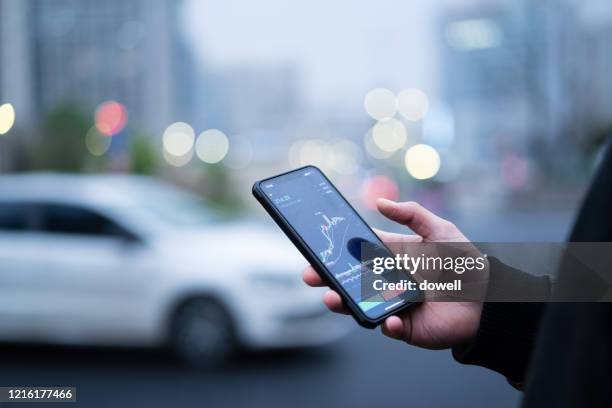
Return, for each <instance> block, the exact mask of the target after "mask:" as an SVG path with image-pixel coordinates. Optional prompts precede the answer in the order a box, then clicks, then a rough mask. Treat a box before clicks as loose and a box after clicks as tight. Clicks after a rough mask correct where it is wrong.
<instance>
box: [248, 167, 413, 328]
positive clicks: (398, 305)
mask: <svg viewBox="0 0 612 408" xmlns="http://www.w3.org/2000/svg"><path fill="white" fill-rule="evenodd" d="M253 195H254V196H255V198H256V199H257V200H258V201H259V203H261V205H262V206H263V207H264V208H265V209H266V211H267V212H268V214H270V216H271V217H272V218H273V219H274V221H275V222H276V223H277V224H278V226H279V227H280V228H281V229H282V230H283V232H284V233H285V234H286V235H287V236H288V237H289V239H290V240H291V242H293V244H294V245H295V246H296V247H297V248H298V249H299V251H300V252H301V253H302V255H304V257H305V258H306V260H307V261H308V262H309V263H310V264H311V265H312V266H313V268H315V270H316V271H317V272H318V273H319V274H320V275H321V276H322V277H323V279H325V280H326V283H327V284H328V285H329V286H330V287H331V288H332V289H334V290H335V291H336V292H338V293H339V294H340V295H341V296H342V299H343V302H344V304H345V305H346V306H347V307H348V309H349V310H350V311H351V314H352V315H353V317H354V318H355V320H357V322H358V323H359V324H360V325H362V326H364V327H368V328H373V327H376V326H377V325H378V324H380V323H382V322H383V321H384V319H385V318H386V317H388V316H390V315H392V314H396V313H398V312H400V311H402V310H404V309H406V308H408V307H411V306H413V305H415V304H417V303H419V302H420V301H421V299H422V293H421V292H420V291H418V290H380V289H381V284H380V282H379V283H378V284H377V285H373V284H371V282H373V281H374V280H380V279H385V278H386V277H387V276H379V275H376V274H374V273H373V270H372V268H371V263H372V260H373V257H387V256H388V257H394V255H393V254H392V253H391V251H390V250H389V249H388V248H387V247H386V246H385V244H384V243H383V242H382V241H381V240H380V239H379V238H378V236H377V235H376V234H375V233H374V231H372V229H371V228H370V227H369V226H368V224H366V222H365V221H364V220H363V218H361V216H360V215H359V214H358V213H357V211H355V209H354V208H353V207H352V206H351V205H350V204H349V202H348V201H347V200H346V199H345V198H344V197H343V196H342V194H340V192H339V191H338V190H337V189H336V187H335V186H334V185H333V184H332V183H331V182H330V181H329V179H328V178H327V177H326V176H325V175H324V174H323V172H322V171H321V170H320V169H318V168H317V167H314V166H306V167H302V168H299V169H296V170H292V171H289V172H287V173H283V174H279V175H277V176H274V177H270V178H267V179H265V180H261V181H258V182H256V183H255V184H254V185H253ZM385 275H387V272H385ZM406 275H407V276H405V278H406V279H410V276H409V274H406ZM398 279H399V278H398V276H397V275H395V276H394V278H393V280H398ZM385 280H386V279H385Z"/></svg>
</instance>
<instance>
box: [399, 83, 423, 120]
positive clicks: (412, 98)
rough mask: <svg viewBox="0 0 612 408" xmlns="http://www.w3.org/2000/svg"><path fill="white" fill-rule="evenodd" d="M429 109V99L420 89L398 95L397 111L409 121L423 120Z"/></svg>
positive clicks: (412, 89) (410, 89) (411, 89)
mask: <svg viewBox="0 0 612 408" xmlns="http://www.w3.org/2000/svg"><path fill="white" fill-rule="evenodd" d="M428 109H429V99H427V95H425V92H423V91H421V90H420V89H417V88H408V89H404V90H403V91H401V92H400V93H399V95H397V110H399V112H400V113H401V114H402V116H403V117H405V118H406V119H408V120H411V121H413V122H417V121H419V120H421V119H423V118H424V117H425V115H426V114H427V110H428Z"/></svg>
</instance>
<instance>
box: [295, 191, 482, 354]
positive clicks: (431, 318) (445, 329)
mask: <svg viewBox="0 0 612 408" xmlns="http://www.w3.org/2000/svg"><path fill="white" fill-rule="evenodd" d="M377 207H378V210H379V211H380V212H381V214H383V215H384V216H385V217H387V218H389V219H391V220H393V221H395V222H397V223H400V224H403V225H405V226H407V227H408V228H410V229H411V230H412V231H414V232H415V233H416V235H402V234H394V233H389V232H384V231H376V233H377V235H378V236H379V237H380V239H381V240H382V241H383V242H385V243H391V244H393V245H392V246H395V247H397V245H398V243H399V244H400V246H401V244H407V243H414V242H469V241H468V239H467V238H466V237H465V236H464V235H463V234H462V233H461V231H459V229H458V228H457V227H456V226H455V225H454V224H453V223H451V222H449V221H447V220H445V219H443V218H440V217H438V216H437V215H435V214H433V213H432V212H430V211H428V210H427V209H425V208H424V207H422V206H421V205H419V204H417V203H415V202H404V203H396V202H393V201H390V200H386V199H379V200H378V201H377ZM303 279H304V282H306V283H307V284H308V285H310V286H324V282H323V279H321V277H320V276H319V274H318V273H317V272H316V271H315V270H314V269H313V268H312V267H308V268H306V270H305V271H304V275H303ZM323 302H324V303H325V305H326V306H327V307H328V308H329V309H330V310H331V311H333V312H336V313H344V314H348V313H349V312H348V309H347V308H346V307H345V306H344V305H343V304H342V299H341V297H340V295H339V294H338V293H336V292H334V291H333V290H329V291H327V292H326V293H325V295H324V297H323ZM481 312H482V302H431V301H427V300H425V301H424V302H423V303H422V304H421V305H419V306H417V307H415V308H412V309H409V310H407V311H405V312H402V314H400V315H398V316H390V317H388V318H387V319H386V320H385V322H384V323H383V325H382V326H381V328H382V332H383V333H384V334H385V335H386V336H389V337H391V338H393V339H397V340H404V341H405V342H407V343H409V344H412V345H415V346H419V347H424V348H429V349H443V348H448V347H454V346H458V345H462V344H465V343H467V342H469V341H470V340H471V339H472V338H473V337H474V336H475V334H476V331H477V330H478V326H479V322H480V315H481Z"/></svg>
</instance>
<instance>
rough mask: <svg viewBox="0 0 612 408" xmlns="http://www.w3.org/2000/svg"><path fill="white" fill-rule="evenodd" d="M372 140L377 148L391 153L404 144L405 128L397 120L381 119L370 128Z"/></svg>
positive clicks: (405, 137)
mask: <svg viewBox="0 0 612 408" xmlns="http://www.w3.org/2000/svg"><path fill="white" fill-rule="evenodd" d="M372 139H373V140H374V143H376V146H378V148H380V149H381V150H383V151H385V152H389V153H392V152H394V151H396V150H399V149H401V148H402V147H403V146H404V144H406V139H407V131H406V127H405V126H404V124H403V123H402V122H400V121H399V120H397V119H393V118H389V119H383V120H381V121H379V122H378V123H376V125H374V127H373V128H372Z"/></svg>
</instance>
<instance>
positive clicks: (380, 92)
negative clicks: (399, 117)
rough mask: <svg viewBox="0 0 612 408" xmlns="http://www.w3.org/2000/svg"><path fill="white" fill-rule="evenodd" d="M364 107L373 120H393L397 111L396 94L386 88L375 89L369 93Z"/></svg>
mask: <svg viewBox="0 0 612 408" xmlns="http://www.w3.org/2000/svg"><path fill="white" fill-rule="evenodd" d="M363 106H364V108H365V110H366V112H367V113H368V115H370V116H371V117H372V118H373V119H376V120H381V119H385V118H391V117H393V115H395V112H396V111H397V106H396V103H395V94H394V93H393V92H391V91H390V90H388V89H386V88H375V89H372V90H371V91H370V92H368V93H367V94H366V96H365V99H364V101H363Z"/></svg>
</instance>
